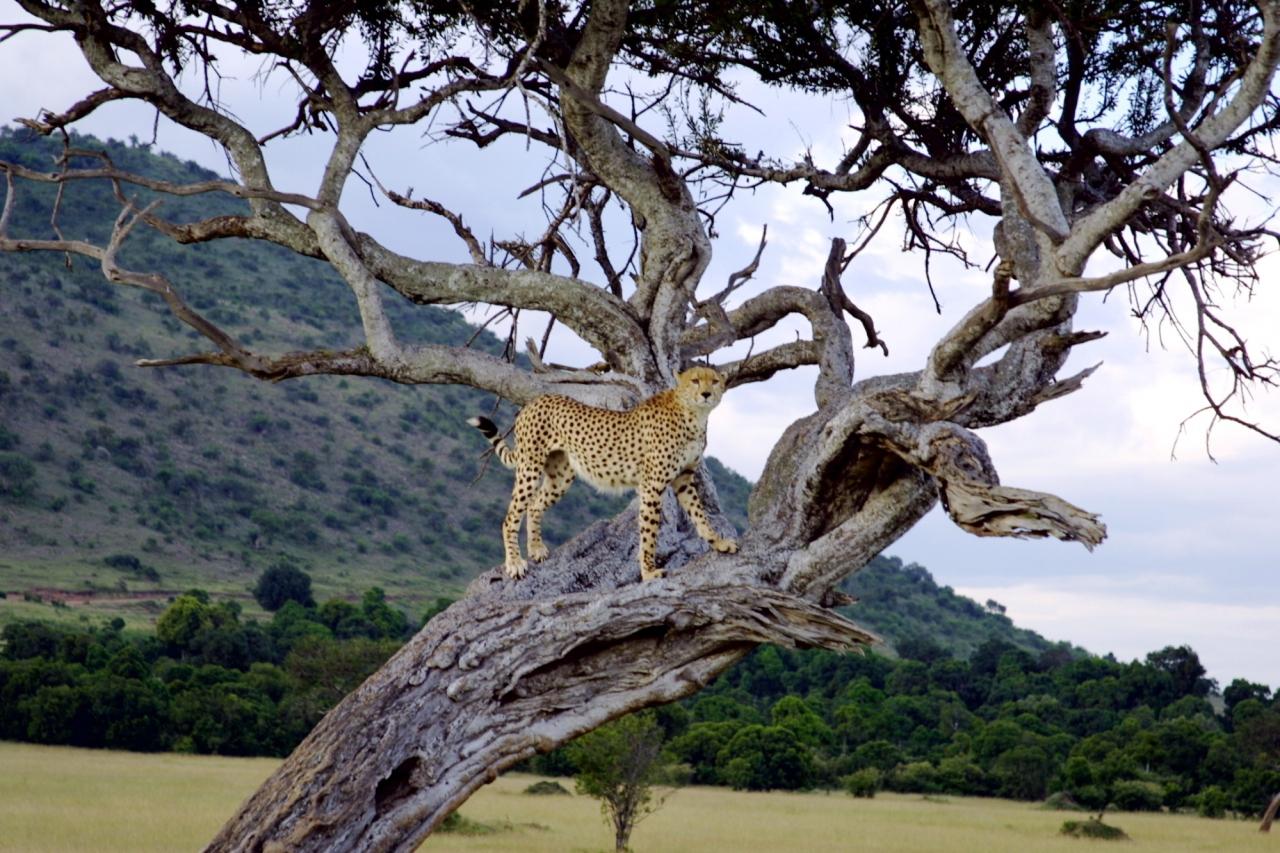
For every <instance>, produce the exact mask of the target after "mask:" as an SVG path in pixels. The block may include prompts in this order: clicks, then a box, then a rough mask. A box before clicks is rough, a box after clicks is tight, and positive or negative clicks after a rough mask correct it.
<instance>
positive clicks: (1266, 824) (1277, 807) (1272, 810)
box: [1258, 794, 1280, 832]
mask: <svg viewBox="0 0 1280 853" xmlns="http://www.w3.org/2000/svg"><path fill="white" fill-rule="evenodd" d="M1276 812H1280V794H1276V795H1275V796H1274V797H1272V798H1271V803H1270V805H1268V806H1267V811H1266V813H1265V814H1263V815H1262V824H1261V825H1260V826H1259V827H1258V831H1259V832H1270V831H1271V822H1272V821H1273V820H1275V819H1276Z"/></svg>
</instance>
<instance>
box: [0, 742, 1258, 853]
mask: <svg viewBox="0 0 1280 853" xmlns="http://www.w3.org/2000/svg"><path fill="white" fill-rule="evenodd" d="M274 766H275V761H273V760H269V759H231V758H211V757H204V756H180V755H137V754H133V753H121V752H102V751H96V750H78V749H69V748H64V747H40V746H30V745H26V744H13V743H0V851H21V853H54V851H58V853H61V851H85V853H90V851H92V853H110V851H129V853H143V851H164V853H172V851H184V850H198V849H199V848H200V847H201V846H202V845H203V844H204V842H205V841H207V840H208V839H209V837H210V836H211V835H212V834H213V832H214V831H215V830H216V829H217V827H218V826H219V825H220V824H221V822H222V821H223V820H224V819H225V818H226V817H227V816H228V815H229V814H230V813H231V811H232V810H233V809H234V808H235V806H236V804H237V803H239V802H240V801H241V800H242V799H243V798H244V797H245V796H247V795H248V794H249V793H251V792H252V791H253V789H254V787H255V786H256V785H257V784H258V783H259V782H260V781H261V780H262V778H263V777H265V776H266V775H267V774H268V773H269V772H270V771H271V769H272V768H273V767H274ZM534 780H535V777H531V776H522V775H518V774H515V775H509V776H505V777H503V778H501V779H499V780H498V781H496V782H495V783H493V784H492V785H489V786H488V787H486V788H484V789H482V790H481V791H480V792H479V793H477V794H476V795H475V796H474V797H472V798H471V800H470V801H468V802H467V804H466V805H464V806H463V807H462V810H461V811H462V814H463V815H464V816H465V817H466V818H468V819H469V822H470V823H471V824H475V825H479V826H480V827H482V828H484V829H485V830H488V831H485V832H483V833H481V834H475V835H463V834H459V833H449V834H441V835H437V836H436V837H434V838H432V839H431V840H429V841H428V842H427V844H426V845H425V847H424V849H426V850H431V851H512V853H539V851H547V853H550V852H551V851H555V853H565V851H572V852H573V853H588V851H589V853H596V851H609V850H611V849H612V833H611V831H610V830H609V829H608V828H607V827H606V826H605V823H604V821H603V819H602V818H601V816H600V811H599V809H598V808H597V806H596V804H595V803H594V802H593V801H592V800H589V799H587V798H585V797H580V796H576V795H575V796H529V795H527V794H524V793H522V792H523V790H524V788H525V787H526V786H527V785H529V784H530V783H531V782H533V781H534ZM566 787H570V788H571V787H572V786H571V785H566ZM1072 816H1073V815H1070V814H1066V813H1063V812H1051V811H1045V810H1043V809H1041V808H1038V807H1037V806H1035V805H1029V804H1026V803H1014V802H1009V801H1005V800H983V799H969V798H963V797H947V798H940V799H928V800H926V799H924V798H921V797H917V796H905V795H896V794H881V795H879V796H877V797H876V798H875V799H873V800H855V799H853V798H851V797H849V796H847V795H845V794H842V793H830V794H825V793H808V794H783V793H771V794H748V793H738V792H733V791H728V790H725V789H721V788H686V789H683V790H680V791H677V792H676V793H675V794H673V795H672V796H671V797H670V798H669V799H668V800H667V802H666V805H665V806H664V807H663V808H662V809H661V810H660V811H658V812H657V813H656V814H654V815H652V816H650V817H649V818H647V819H646V820H645V821H643V822H642V823H641V824H640V825H639V827H638V828H637V829H636V831H635V834H634V835H633V836H632V839H631V841H632V845H631V846H632V847H633V849H635V850H636V851H637V853H660V851H668V852H669V853H676V851H733V853H749V851H755V850H760V851H770V852H771V853H777V851H791V850H794V851H805V853H810V852H811V851H812V853H819V851H857V850H868V851H929V853H933V852H934V851H939V850H946V851H975V853H976V851H982V853H1001V851H1007V852H1008V853H1025V852H1026V851H1041V850H1044V851H1073V853H1079V851H1080V849H1081V848H1082V847H1084V848H1087V849H1088V850H1089V851H1094V853H1096V848H1098V847H1102V848H1106V847H1107V843H1106V842H1098V841H1081V840H1075V839H1070V838H1065V837H1062V836H1060V835H1058V829H1059V827H1061V825H1062V822H1063V820H1065V819H1067V818H1068V817H1072ZM1108 822H1109V823H1112V824H1114V825H1117V826H1120V827H1121V828H1123V829H1124V830H1125V831H1126V832H1128V833H1129V835H1130V836H1131V837H1132V838H1133V841H1132V842H1131V843H1122V844H1120V845H1119V846H1118V847H1117V850H1122V851H1124V853H1143V852H1144V851H1151V853H1155V851H1161V853H1164V851H1184V850H1186V851H1192V850H1194V851H1224V853H1227V852H1228V851H1230V853H1247V852H1248V851H1267V853H1277V851H1280V835H1275V834H1273V835H1262V834H1261V833H1259V832H1258V830H1257V824H1255V823H1252V822H1241V821H1221V820H1218V821H1214V820H1203V819H1200V818H1195V817H1190V816H1184V815H1154V814H1114V815H1111V816H1109V817H1108Z"/></svg>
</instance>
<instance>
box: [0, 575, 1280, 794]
mask: <svg viewBox="0 0 1280 853" xmlns="http://www.w3.org/2000/svg"><path fill="white" fill-rule="evenodd" d="M256 592H257V596H258V598H259V600H260V601H261V602H262V603H263V604H264V606H270V607H271V608H273V609H274V613H273V615H272V618H271V619H270V620H269V621H265V622H261V623H259V622H255V621H251V620H246V619H243V618H242V614H241V610H240V607H239V605H238V604H237V603H235V602H233V601H217V602H215V601H212V600H210V598H209V596H208V595H207V594H206V593H204V592H202V591H200V590H192V591H190V592H188V593H185V594H183V595H179V596H177V597H176V598H175V599H174V600H173V601H172V602H171V603H170V605H169V606H168V608H167V609H166V610H165V611H164V613H163V614H162V615H161V616H160V618H159V620H158V621H157V625H156V630H155V632H154V634H137V633H134V632H129V631H126V630H124V624H123V622H122V621H121V620H119V619H116V620H112V621H111V622H106V623H103V624H102V625H100V626H98V627H80V628H71V627H65V626H58V625H54V624H51V623H45V622H37V621H27V622H16V623H12V624H10V625H7V626H6V627H5V628H4V630H3V640H4V648H3V656H2V657H0V738H4V739H9V740H25V741H34V742H40V743H55V744H72V745H77V746H88V747H109V748H117V749H132V750H175V751H185V752H198V753H216V754H226V755H284V754H287V753H288V752H289V751H291V750H292V749H293V747H294V746H295V745H296V744H297V743H298V742H299V741H300V740H301V739H302V737H303V736H304V735H305V734H306V733H307V731H309V729H310V728H311V726H313V725H314V724H315V723H316V722H317V721H318V720H319V719H320V717H321V716H323V715H324V713H325V712H326V711H327V710H328V709H329V708H330V707H332V706H333V705H334V704H335V703H336V702H337V701H338V700H339V699H340V698H341V697H342V696H343V695H345V694H346V693H347V692H348V691H350V690H351V689H353V688H354V687H355V686H357V685H358V684H359V683H360V682H361V681H362V680H363V679H364V678H365V677H366V676H367V675H368V674H369V673H370V672H372V671H373V670H374V669H376V668H377V667H378V666H379V665H381V663H382V662H383V661H384V660H385V659H386V658H387V657H389V656H390V655H391V653H392V652H394V651H395V649H396V648H398V647H399V645H400V644H401V643H402V642H403V641H404V640H405V639H407V637H408V636H409V635H410V633H411V626H410V621H409V619H408V618H406V616H405V615H404V614H403V612H401V611H400V610H398V609H396V608H395V607H392V606H391V605H389V604H388V603H387V601H386V598H385V596H384V595H383V593H382V591H381V590H379V589H377V588H376V587H375V588H372V589H369V590H367V591H366V592H365V593H364V595H363V596H362V598H361V600H360V602H359V603H351V602H347V601H343V600H341V599H330V600H328V601H325V602H323V603H321V604H316V603H315V602H314V601H313V600H311V593H310V587H309V582H307V579H306V576H305V574H304V573H301V572H299V571H298V570H297V569H295V568H292V567H289V566H277V567H274V568H273V569H272V570H269V571H268V572H267V573H264V575H263V576H262V578H261V580H260V582H259V584H258V588H257V590H256ZM448 603H449V602H448V601H447V600H441V601H439V602H437V605H436V606H435V607H433V608H432V609H431V610H429V611H428V612H427V613H426V614H423V621H426V620H428V619H430V618H431V616H433V615H434V614H435V613H436V612H439V611H440V610H442V609H443V608H444V607H445V606H446V605H447V604H448ZM900 653H901V654H902V657H901V658H899V659H894V658H891V657H887V656H885V655H882V654H877V653H874V652H871V653H867V654H864V655H842V654H836V653H832V652H826V651H821V650H809V651H791V650H787V649H782V648H778V647H774V646H763V647H761V648H760V649H758V650H757V651H756V652H755V653H753V654H752V655H750V656H749V657H748V658H746V659H745V660H743V661H741V662H740V663H739V664H737V665H736V666H734V667H733V668H732V669H731V670H729V671H728V672H726V673H725V674H724V675H722V676H721V677H720V678H719V679H718V680H717V681H716V682H715V683H714V684H712V685H711V686H710V687H708V688H707V689H706V690H704V691H703V692H702V693H700V694H698V695H697V696H695V697H693V698H691V699H689V700H685V701H683V702H680V703H675V704H672V705H667V706H665V707H662V708H660V709H658V711H657V712H656V714H655V715H654V717H653V719H654V720H655V721H656V724H657V725H658V726H659V727H660V728H661V732H662V740H663V743H664V750H665V753H666V755H667V757H668V758H669V759H670V760H671V761H674V762H677V763H678V764H679V765H680V767H681V772H682V774H683V776H684V778H686V779H687V780H688V781H690V782H692V783H695V784H707V785H724V786H730V787H733V788H737V789H744V790H771V789H783V790H796V789H808V788H841V787H843V788H845V789H846V790H848V791H850V792H851V793H854V794H857V795H862V796H867V795H873V794H874V793H875V791H877V790H880V789H887V790H892V791H901V792H914V793H940V794H961V795H980V796H1000V797H1009V798H1013V799H1022V800H1038V799H1043V798H1045V797H1047V796H1049V795H1051V794H1054V793H1057V792H1061V793H1063V794H1065V795H1066V796H1068V797H1070V798H1071V799H1072V800H1074V801H1075V802H1077V803H1079V804H1080V805H1082V806H1085V807H1090V808H1102V807H1104V806H1108V805H1110V806H1114V807H1117V808H1121V809H1134V810H1142V809H1151V810H1155V809H1161V808H1168V809H1192V810H1196V811H1197V812H1199V813H1200V814H1203V815H1206V816H1222V815H1224V814H1226V813H1228V812H1235V813H1238V814H1242V815H1258V814H1261V813H1262V811H1263V809H1264V808H1265V807H1266V804H1267V802H1268V800H1269V799H1270V797H1271V796H1272V795H1273V794H1275V793H1276V792H1277V791H1280V695H1273V694H1272V693H1271V691H1270V689H1269V688H1268V687H1267V686H1266V685H1262V684H1256V683H1252V682H1249V681H1247V680H1245V679H1236V680H1234V681H1232V682H1231V683H1230V684H1229V685H1228V686H1227V687H1226V688H1225V689H1222V690H1221V691H1218V689H1217V685H1216V684H1215V683H1214V682H1212V681H1211V680H1209V679H1207V678H1205V670H1204V668H1203V666H1202V665H1201V663H1200V660H1199V658H1198V657H1197V655H1196V653H1195V652H1194V651H1193V650H1192V649H1190V648H1188V647H1186V646H1182V647H1168V648H1164V649H1161V650H1159V651H1156V652H1152V653H1151V654H1149V655H1147V656H1146V659H1145V660H1142V661H1133V662H1128V663H1125V662H1120V661H1117V660H1115V659H1114V658H1111V657H1093V656H1081V655H1080V654H1078V652H1074V651H1073V650H1071V649H1069V648H1068V647H1066V646H1056V647H1053V648H1050V649H1047V650H1045V651H1043V652H1040V653H1039V654H1033V653H1030V652H1028V651H1026V650H1024V649H1020V648H1018V647H1016V646H1014V645H1012V644H1011V643H1008V642H1006V641H1004V640H1001V639H991V640H988V641H987V642H986V643H984V644H982V645H981V646H980V647H979V648H978V649H977V651H976V652H974V653H973V654H972V655H970V656H969V657H968V658H967V659H965V660H960V659H957V658H956V657H953V656H952V655H951V654H950V653H949V652H948V651H947V650H945V649H943V648H941V647H940V646H937V645H934V644H932V643H930V642H928V641H927V640H920V639H917V640H914V641H912V642H909V643H903V644H901V648H900ZM581 754H582V753H581V751H578V752H577V753H575V751H574V750H573V749H559V750H555V751H553V752H551V753H549V754H547V755H543V756H539V757H537V758H535V759H534V760H532V761H531V762H530V763H529V764H528V765H527V767H528V769H531V770H535V771H538V772H544V773H551V774H572V773H576V772H579V771H580V770H581V769H582V768H580V767H578V766H577V763H579V762H580V759H578V760H575V759H576V757H577V756H580V755H581Z"/></svg>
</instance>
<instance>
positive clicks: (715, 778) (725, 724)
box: [670, 720, 742, 785]
mask: <svg viewBox="0 0 1280 853" xmlns="http://www.w3.org/2000/svg"><path fill="white" fill-rule="evenodd" d="M741 725H742V724H741V723H739V722H737V721H736V720H720V721H716V722H700V723H693V724H692V725H690V726H689V728H688V729H686V730H685V731H684V733H683V734H681V735H680V736H679V737H677V738H675V739H674V740H672V741H671V747H670V750H671V754H672V755H674V756H675V757H676V758H677V759H679V760H680V761H683V762H684V763H686V764H688V765H689V766H690V767H691V768H692V769H693V776H692V778H691V779H690V781H691V782H692V783H693V784H695V785H716V784H719V783H720V777H719V775H718V773H717V771H716V756H717V755H719V754H720V750H722V749H724V748H725V746H726V745H728V743H729V741H730V740H732V739H733V736H734V734H735V733H736V732H737V731H738V728H739V727H740V726H741Z"/></svg>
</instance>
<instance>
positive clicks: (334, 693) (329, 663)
mask: <svg viewBox="0 0 1280 853" xmlns="http://www.w3.org/2000/svg"><path fill="white" fill-rule="evenodd" d="M395 650H396V643H394V642H391V641H387V640H372V639H369V638H368V637H356V638H352V639H349V640H341V641H339V640H335V639H333V638H332V637H329V636H321V635H307V636H303V637H301V638H300V639H299V640H298V641H297V642H296V643H295V644H294V646H293V650H292V651H290V652H289V655H288V657H286V658H285V662H284V669H285V671H286V672H287V673H288V674H289V677H290V678H291V679H292V681H293V683H294V684H295V685H296V688H295V690H294V691H293V692H292V693H291V694H290V697H289V701H288V704H289V712H290V713H291V714H292V715H293V716H294V717H295V718H296V719H299V720H302V721H304V724H305V726H306V728H310V727H311V726H313V725H315V723H317V722H319V720H320V718H321V717H322V716H324V714H325V713H326V712H327V711H328V710H329V709H330V708H332V707H333V706H334V705H335V704H337V702H338V700H339V699H341V698H342V697H343V696H346V695H347V694H348V693H350V692H351V691H352V690H354V689H355V688H357V687H359V686H360V683H361V682H362V681H364V680H365V679H366V678H368V677H369V674H370V673H372V672H373V671H374V670H376V669H377V668H378V667H380V666H382V664H383V663H385V662H386V660H387V658H389V657H391V655H392V653H393V652H395Z"/></svg>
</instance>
